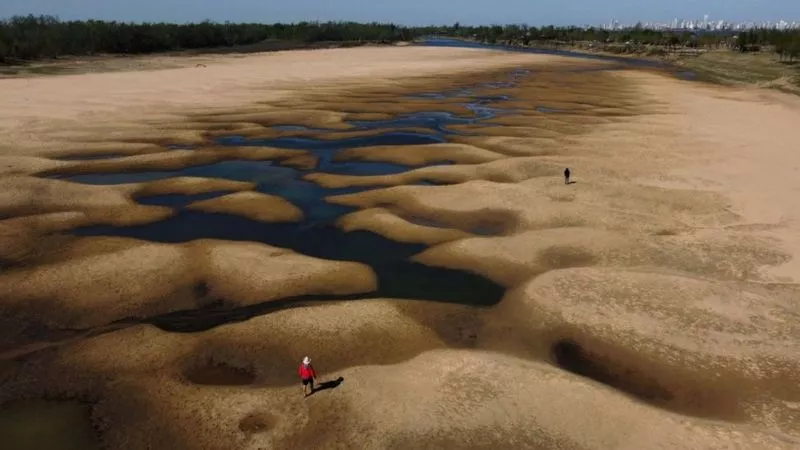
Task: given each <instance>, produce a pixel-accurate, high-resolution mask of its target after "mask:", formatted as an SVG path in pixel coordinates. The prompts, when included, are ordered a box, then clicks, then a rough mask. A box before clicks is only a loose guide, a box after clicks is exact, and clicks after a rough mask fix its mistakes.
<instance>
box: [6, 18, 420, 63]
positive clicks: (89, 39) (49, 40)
mask: <svg viewBox="0 0 800 450" xmlns="http://www.w3.org/2000/svg"><path fill="white" fill-rule="evenodd" d="M413 37H414V35H413V34H412V31H411V30H410V29H409V28H406V27H401V26H397V25H394V24H380V23H367V24H362V23H355V22H327V23H308V22H301V23H297V24H270V25H268V24H258V23H242V24H240V23H235V24H234V23H214V22H208V21H207V22H202V23H193V24H185V25H179V24H171V23H124V22H107V21H99V20H88V21H60V20H58V19H57V18H55V17H51V16H32V15H30V16H18V17H12V18H10V19H7V20H3V21H0V62H10V61H15V60H35V59H42V58H56V57H59V56H66V55H71V56H83V55H93V54H109V53H112V54H114V53H116V54H142V53H156V52H166V51H177V50H194V49H209V48H215V47H234V46H241V45H251V44H256V43H260V42H264V41H267V40H281V41H293V42H305V43H314V42H352V41H369V42H394V41H401V40H410V39H413Z"/></svg>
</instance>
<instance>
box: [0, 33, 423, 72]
mask: <svg viewBox="0 0 800 450" xmlns="http://www.w3.org/2000/svg"><path fill="white" fill-rule="evenodd" d="M407 44H408V43H407V42H396V43H382V42H379V41H337V42H334V41H331V42H300V41H286V40H278V39H271V40H266V41H263V42H259V43H257V44H251V45H238V46H233V47H217V48H208V49H195V50H184V51H173V52H161V53H157V54H149V55H113V54H112V55H96V56H64V57H60V58H57V59H41V60H36V61H20V62H18V63H15V64H0V79H3V78H21V77H35V76H50V75H78V74H81V73H104V72H126V71H131V70H157V69H169V68H180V67H192V66H203V65H206V64H208V63H209V62H213V61H214V60H215V59H216V58H218V57H219V56H222V55H229V56H233V57H237V56H238V57H242V56H244V55H248V54H253V53H267V52H281V51H293V50H325V49H328V50H330V49H337V48H354V47H389V46H403V45H407Z"/></svg>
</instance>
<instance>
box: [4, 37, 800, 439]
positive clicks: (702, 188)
mask: <svg viewBox="0 0 800 450" xmlns="http://www.w3.org/2000/svg"><path fill="white" fill-rule="evenodd" d="M403 50H404V51H406V52H407V53H404V55H406V56H404V57H397V55H399V54H400V53H397V52H398V51H399V50H396V49H394V50H392V51H390V52H389V53H386V54H385V55H387V56H385V58H386V61H385V65H384V66H381V67H380V68H379V67H378V65H376V64H374V63H370V64H371V65H370V67H371V69H369V68H367V69H364V68H362V69H360V70H362V71H363V73H364V74H370V75H372V76H374V77H379V76H384V75H387V74H390V73H391V72H392V70H394V71H395V72H397V71H398V70H399V69H398V67H399V65H401V64H404V65H407V64H412V65H415V67H418V68H419V69H420V77H419V78H411V79H406V80H401V79H398V78H387V79H384V80H382V81H377V80H376V79H372V80H365V79H360V80H359V79H354V78H349V79H345V80H342V81H339V82H337V83H331V82H323V81H324V80H323V78H325V77H323V76H322V75H319V79H318V80H317V78H314V79H315V80H317V81H318V83H317V84H314V89H298V86H297V85H293V84H292V83H293V82H292V81H291V80H283V81H281V79H279V78H276V83H275V85H276V86H278V87H276V88H270V89H271V90H269V89H266V88H263V87H259V88H256V87H254V86H245V84H246V83H245V82H244V81H243V82H242V85H241V86H239V87H237V88H236V89H234V92H233V93H232V95H231V98H232V99H235V100H237V101H242V103H241V104H238V105H237V104H232V103H231V104H221V105H219V106H217V107H213V106H211V105H196V106H197V108H196V109H192V108H188V105H184V106H185V107H184V109H178V108H176V109H174V110H170V112H169V113H163V114H160V115H156V116H152V115H151V116H150V117H148V118H147V119H145V120H142V119H141V118H137V119H136V120H134V118H133V117H124V116H119V117H117V118H116V119H115V120H117V122H116V123H97V124H84V126H81V127H74V129H70V130H67V129H61V130H58V129H57V124H55V123H54V124H51V125H52V127H51V128H50V129H49V132H48V133H45V134H44V135H43V136H42V137H41V141H40V142H38V143H37V144H36V145H35V146H31V145H20V146H19V147H14V149H13V151H9V154H11V155H13V156H8V157H0V158H2V160H1V161H0V168H2V167H4V168H3V169H2V170H3V175H2V177H1V178H0V183H2V184H3V186H4V189H3V190H2V192H3V194H0V214H2V216H3V219H2V221H0V240H1V242H0V244H2V247H0V248H2V254H0V262H2V264H3V268H2V273H0V287H2V292H3V294H2V295H0V310H2V311H3V316H4V318H5V319H4V320H5V321H7V322H8V323H9V326H7V327H3V331H2V334H0V339H2V343H3V345H2V346H1V347H0V348H2V357H3V360H2V364H1V365H0V380H2V381H3V383H2V386H0V402H2V407H3V409H4V411H5V410H6V408H11V409H8V410H9V411H11V410H14V411H16V410H15V409H13V408H17V407H18V406H14V405H24V403H20V402H30V401H37V400H35V399H37V398H51V399H58V401H60V402H64V401H67V402H75V401H77V400H80V401H81V402H83V403H74V404H80V405H82V406H81V407H82V408H86V409H85V411H83V410H82V411H83V412H82V414H83V413H84V412H85V413H86V415H85V416H81V419H80V420H81V422H80V426H74V427H71V428H70V430H69V431H60V432H59V433H63V434H64V436H65V438H66V440H67V441H69V442H73V441H74V442H84V441H81V439H83V437H82V436H84V435H83V434H81V433H84V431H85V430H87V429H90V428H92V427H94V429H93V431H90V432H89V435H92V436H91V439H94V440H95V441H97V442H100V443H101V444H102V445H103V446H105V447H107V448H148V447H171V448H176V449H183V448H185V449H194V448H236V449H243V448H252V449H256V448H296V447H299V446H304V447H312V448H352V447H353V446H358V447H362V448H401V447H402V448H406V447H458V448H490V447H491V448H496V447H497V446H499V445H506V446H507V445H516V446H520V445H522V446H523V447H526V448H575V449H598V450H600V449H603V450H605V449H609V448H615V449H631V450H634V449H637V450H638V449H651V448H652V449H655V448H665V447H666V448H691V449H708V448H759V449H761V448H775V449H792V448H798V446H800V415H799V413H798V411H800V409H798V404H800V390H798V386H800V375H798V374H799V373H800V348H799V347H798V346H797V345H796V344H797V342H798V341H800V328H799V327H798V324H800V310H799V309H798V304H797V302H796V299H797V298H798V295H800V288H799V287H798V285H797V284H796V283H797V278H796V277H792V276H791V275H792V274H793V273H794V272H793V268H795V267H796V259H795V258H794V257H795V255H796V254H797V250H798V248H797V247H796V246H793V245H794V244H796V241H793V240H792V239H791V236H793V235H795V234H798V233H800V230H798V229H797V224H798V223H800V214H799V213H800V211H798V210H797V209H796V208H795V206H794V203H792V199H793V195H794V194H793V193H794V192H795V191H796V190H797V189H798V185H797V181H796V180H797V177H792V176H791V174H792V172H793V170H795V168H796V167H800V160H798V157H797V155H796V152H793V149H792V148H791V145H790V144H788V143H787V142H792V141H791V139H790V137H792V136H794V139H795V140H794V141H795V142H796V138H797V137H798V136H797V130H796V128H797V127H796V124H797V123H800V122H798V120H800V105H798V104H797V103H798V102H796V101H794V100H791V99H788V98H786V97H779V96H778V97H776V96H775V95H772V94H770V96H769V97H762V96H761V95H760V94H757V93H752V92H739V91H728V90H724V89H721V88H712V87H707V86H703V85H697V84H692V83H687V82H682V81H676V80H672V79H669V78H666V77H664V76H663V75H658V74H652V73H648V72H646V71H642V70H632V69H626V70H620V69H619V67H618V66H616V65H609V64H607V63H603V62H594V61H580V60H567V59H560V58H556V57H550V56H547V57H544V56H531V55H512V56H509V55H506V56H503V54H502V53H486V52H481V51H477V50H475V51H461V50H459V51H455V53H453V54H452V55H458V56H453V58H454V60H453V62H452V64H453V71H454V72H459V71H460V72H461V73H460V74H457V75H453V76H450V77H441V76H440V75H441V73H432V72H427V73H426V72H425V71H426V70H432V68H433V67H434V66H435V67H438V68H442V67H446V65H443V63H442V62H441V61H436V64H435V65H434V63H433V62H432V61H429V60H427V59H426V58H428V57H430V56H431V55H432V54H433V53H436V52H439V53H436V54H437V55H439V56H440V57H444V56H445V55H446V51H447V50H444V49H414V48H407V49H403ZM434 50H435V51H434ZM348 51H349V50H348ZM337 52H338V53H337ZM337 52H332V53H331V54H335V55H344V54H345V53H342V51H337ZM353 52H355V53H352V54H350V55H355V54H361V55H364V54H365V53H363V50H353ZM359 52H361V53H359ZM415 52H418V53H415ZM464 52H466V53H464ZM331 54H328V53H325V52H321V53H319V55H320V56H318V57H317V58H320V59H318V60H316V61H317V63H316V64H319V65H323V66H325V67H328V68H329V69H331V70H333V71H335V70H336V69H335V67H336V64H334V62H335V61H334V59H326V58H332V56H330V55H331ZM304 55H305V56H304V57H306V58H310V59H309V61H305V62H302V63H301V62H299V60H296V61H295V62H294V64H295V66H294V67H296V68H297V69H296V70H301V69H300V68H302V67H304V64H314V61H315V60H314V58H315V56H310V55H309V54H307V53H304ZM415 55H416V56H415ZM487 55H491V56H487ZM374 56H375V57H376V58H380V54H379V53H376V54H375V55H374ZM479 56H480V57H481V58H483V57H485V58H486V61H488V62H487V63H486V66H487V67H486V68H483V69H481V68H480V67H479V66H478V63H477V61H478V60H479V59H480V58H479ZM279 57H280V58H290V56H279ZM248 58H250V57H248ZM248 58H243V59H242V61H243V62H242V63H237V64H239V65H247V64H257V63H258V62H257V61H256V59H257V58H263V57H261V56H258V57H254V58H256V59H248ZM414 58H418V59H416V60H415V59H414ZM459 58H462V60H461V62H458V61H457V60H458V59H459ZM470 58H473V59H470ZM503 58H506V59H505V60H504V59H503ZM247 61H250V62H247ZM467 62H469V63H467ZM226 64H227V63H226ZM237 64H234V66H236V67H238V68H241V67H239V66H238V65H237ZM265 64H266V63H265ZM270 64H272V63H270ZM326 64H327V65H326ZM459 64H461V65H459ZM489 66H493V67H495V68H500V70H494V69H492V70H489V69H490V68H489ZM236 67H233V66H231V67H227V66H220V67H218V68H216V69H214V70H213V71H209V72H210V73H209V74H207V75H205V76H207V77H209V78H208V79H207V80H206V82H211V81H214V80H216V78H214V77H221V78H223V79H224V77H225V74H226V73H229V72H228V70H231V71H232V70H233V69H234V68H236ZM392 68H393V69H392ZM520 68H525V69H528V70H525V71H523V70H518V69H520ZM390 69H391V70H390ZM185 70H188V69H185ZM292 70H295V69H292ZM313 71H314V73H317V72H324V71H322V70H319V69H318V68H317V69H314V70H313ZM370 71H371V72H370ZM426 74H427V75H429V76H428V77H426V76H425V75H426ZM268 75H269V74H265V75H263V77H268ZM306 75H308V76H311V77H312V78H313V77H314V76H316V75H311V74H308V73H307V74H306ZM107 76H108V77H112V78H116V77H119V76H120V75H119V74H111V75H107ZM176 76H177V75H176ZM269 76H275V77H277V75H275V74H273V75H269ZM326 76H327V75H326ZM98 77H99V76H95V77H90V78H93V79H96V78H98ZM130 77H134V78H135V77H141V78H142V79H141V80H140V81H142V82H143V83H144V82H145V81H146V78H147V77H148V75H147V73H141V74H135V75H130ZM167 78H169V74H167ZM245 78H246V79H247V80H251V81H250V82H252V79H251V78H249V75H248V77H245ZM278 81H280V83H278ZM115 82H118V80H117V81H114V80H112V79H106V83H107V85H104V84H102V83H101V85H103V86H106V87H109V86H112V85H113V84H114V83H115ZM262 86H263V85H262ZM305 86H308V82H306V83H305ZM277 89H283V92H280V93H278V92H277V91H276V90H277ZM3 92H6V91H3ZM181 92H183V91H182V90H180V92H179V91H176V92H175V95H176V101H186V98H185V97H184V94H181ZM723 93H724V94H725V96H727V97H733V99H729V98H727V97H725V96H722V97H721V95H722V94H723ZM151 94H152V92H151ZM245 94H248V95H245ZM262 94H263V95H262ZM6 95H10V96H11V97H14V95H16V94H14V95H11V94H6ZM70 95H72V94H70ZM214 95H218V94H214ZM214 95H211V94H208V99H212V98H214ZM260 96H261V97H260ZM253 98H257V99H258V100H257V101H258V102H260V103H252V99H253ZM180 99H184V100H180ZM244 99H248V101H250V103H249V104H246V105H245V104H244V102H243V100H244ZM12 100H13V99H12ZM776 100H780V102H779V103H778V102H777V101H776ZM64 101H66V100H64ZM126 101H131V102H132V100H126ZM192 101H195V100H192ZM226 101H232V100H226ZM134 103H137V104H139V105H141V103H138V100H137V102H134ZM242 105H244V106H242ZM151 111H152V110H151ZM56 112H58V113H59V114H65V115H67V116H69V115H70V113H69V111H68V110H67V109H63V110H62V109H58V111H56ZM54 114H55V113H54ZM753 114H756V115H759V117H769V119H770V120H769V121H768V123H767V122H765V124H764V126H763V130H753V129H752V127H750V128H747V127H746V126H745V125H746V124H745V123H744V122H743V121H744V120H745V118H747V117H752V115H753ZM9 126H10V125H9ZM20 126H21V125H20ZM42 126H43V125H42ZM745 129H747V130H748V131H746V132H745V131H743V130H745ZM11 131H13V132H10V135H12V136H13V135H15V134H14V133H17V132H19V131H20V130H19V129H13V130H11ZM47 139H57V140H60V141H61V142H65V143H66V144H64V151H57V150H56V149H54V148H53V144H52V142H50V143H48V142H49V141H47ZM756 147H758V148H760V149H765V148H766V149H769V152H768V153H769V154H770V156H771V158H772V160H771V161H772V162H774V161H777V160H780V161H783V164H781V167H780V168H775V170H774V171H767V170H766V169H767V168H772V166H771V165H770V164H771V163H770V161H766V162H764V161H762V160H761V159H760V158H761V156H760V153H758V152H754V151H753V148H756ZM33 148H35V149H36V150H35V151H34V150H32V149H33ZM564 167H570V168H571V169H572V170H573V180H572V181H573V183H572V184H565V183H564V179H563V177H562V175H561V173H562V171H563V169H564ZM776 175H780V176H776ZM11 325H13V326H11ZM305 355H309V356H311V357H312V360H313V362H314V364H315V366H316V367H317V370H318V371H319V372H320V375H321V380H320V381H322V382H323V383H325V382H327V384H326V386H327V387H328V388H327V389H325V390H322V391H320V392H318V393H316V394H314V395H313V396H311V397H309V398H306V399H304V398H302V396H301V393H300V386H299V383H297V376H296V374H295V369H296V365H297V364H298V362H299V361H300V359H301V358H302V357H303V356H305ZM31 399H34V400H31ZM15 402H16V403H15ZM68 404H73V403H68ZM48 405H49V404H48ZM83 405H89V406H83ZM48 408H49V406H48ZM53 411H55V410H53ZM23 415H24V414H23ZM14 416H15V417H18V415H16V414H15V415H14ZM10 417H11V416H8V417H6V416H4V417H2V418H0V427H6V426H11V425H10V424H12V422H13V421H12V419H11V418H10ZM41 417H44V418H45V419H44V421H45V422H47V426H48V427H50V428H49V429H52V430H56V429H60V428H58V427H59V426H60V425H59V424H60V423H62V420H61V415H60V413H58V414H57V413H53V414H43V415H41ZM48 417H49V419H48ZM75 417H77V416H75ZM75 420H77V419H75ZM87 424H88V425H87ZM87 427H89V428H87ZM81 430H83V431H81ZM91 445H94V444H85V445H84V447H82V448H91ZM15 448H25V447H21V446H19V445H18V446H17V447H15Z"/></svg>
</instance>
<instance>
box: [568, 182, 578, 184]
mask: <svg viewBox="0 0 800 450" xmlns="http://www.w3.org/2000/svg"><path fill="white" fill-rule="evenodd" d="M575 183H577V181H568V182H567V184H575Z"/></svg>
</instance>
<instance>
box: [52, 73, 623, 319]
mask: <svg viewBox="0 0 800 450" xmlns="http://www.w3.org/2000/svg"><path fill="white" fill-rule="evenodd" d="M613 69H614V68H609V70H613ZM529 76H535V73H532V72H530V71H528V70H516V71H513V72H511V73H510V74H509V75H508V78H507V80H505V81H496V82H492V83H482V84H478V85H475V86H474V87H472V88H458V89H454V90H451V91H445V92H420V93H417V94H415V95H413V96H409V98H408V101H409V102H413V101H414V99H415V98H424V99H428V100H429V99H436V98H440V99H448V102H452V101H453V100H456V101H459V100H461V101H459V103H461V104H462V105H465V106H466V108H467V109H468V110H469V111H470V114H465V115H456V114H453V113H449V112H417V113H410V114H402V115H397V116H396V117H393V118H391V119H388V120H374V121H366V120H362V121H353V122H350V124H351V125H352V126H353V127H354V131H358V130H372V131H374V132H375V133H374V134H371V135H369V136H360V137H348V138H344V139H319V138H318V136H319V135H320V133H322V134H324V133H327V132H331V133H333V132H338V131H341V130H326V129H309V128H305V127H302V126H299V125H295V124H282V125H280V126H277V127H275V128H277V129H280V130H290V131H301V132H302V131H308V134H307V135H303V136H292V137H279V138H274V139H249V138H246V137H243V136H236V135H230V136H224V137H219V138H217V139H216V144H217V145H223V146H237V147H241V146H245V147H246V146H253V147H258V146H269V147H278V148H286V149H302V150H307V151H310V152H311V153H313V154H314V155H316V156H317V157H318V158H319V160H318V163H317V165H316V167H314V168H311V169H298V168H293V167H285V166H281V165H280V163H279V162H273V161H246V160H228V161H222V162H218V163H214V164H209V165H204V166H193V167H187V168H183V169H179V170H165V171H145V172H130V171H128V172H124V173H111V174H108V173H102V174H81V175H72V176H65V177H62V178H64V179H67V180H71V181H75V182H80V183H88V184H101V185H109V184H120V183H133V182H143V181H151V180H159V179H165V178H171V177H176V176H195V177H210V178H223V179H229V180H237V181H248V182H255V183H257V190H258V191H260V192H263V193H265V194H272V195H277V196H280V197H283V198H285V199H286V200H288V201H290V202H291V203H293V204H295V205H296V206H298V207H299V208H301V209H302V210H303V212H304V215H305V217H304V219H303V220H302V221H301V222H298V223H289V224H286V223H276V224H268V223H262V222H258V221H253V220H250V219H248V218H245V217H241V216H237V215H230V214H218V213H205V212H199V211H190V210H186V209H183V208H184V207H185V206H186V205H187V204H189V203H191V202H193V201H197V200H202V199H208V198H213V197H215V196H219V195H224V194H226V192H222V191H221V192H213V193H205V194H199V195H191V196H190V195H161V196H152V197H143V198H139V199H137V201H139V202H140V203H143V204H148V205H162V206H169V207H173V208H176V209H177V210H178V214H176V215H175V216H173V217H171V218H168V219H166V220H163V221H160V222H156V223H151V224H146V225H139V226H130V227H113V226H91V227H85V228H80V229H77V230H75V231H74V232H75V233H76V234H78V235H81V236H125V237H132V238H138V239H144V240H149V241H156V242H170V243H175V242H186V241H191V240H194V239H200V238H214V239H226V240H235V241H255V242H262V243H265V244H268V245H272V246H277V247H283V248H289V249H292V250H294V251H297V252H299V253H303V254H306V255H309V256H313V257H318V258H324V259H331V260H344V261H357V262H361V263H365V264H368V265H369V266H371V267H372V268H373V269H374V271H375V272H376V274H377V276H378V282H379V287H378V290H377V291H376V292H372V293H369V294H367V295H365V297H389V298H407V299H420V300H434V301H457V302H460V303H466V304H472V305H492V304H495V303H497V302H498V301H499V300H500V299H501V297H502V296H503V294H504V289H503V288H502V287H501V286H499V285H497V284H495V283H493V282H491V281H489V280H487V279H485V278H483V277H481V276H478V275H476V274H472V273H468V272H464V271H457V270H449V269H442V268H435V267H429V266H425V265H422V264H417V263H414V262H411V261H410V260H409V259H410V258H411V257H412V256H413V255H415V254H418V253H420V252H421V251H423V250H425V248H426V246H425V245H421V244H406V243H400V242H396V241H393V240H390V239H386V238H384V237H382V236H379V235H377V234H375V233H371V232H367V231H355V232H347V233H346V232H343V231H342V230H340V229H339V228H337V227H336V226H335V221H336V220H337V219H338V218H339V217H341V216H342V215H344V214H347V213H350V212H353V211H354V210H355V209H354V208H349V207H345V206H339V205H334V204H330V203H328V202H326V201H325V197H327V196H331V195H338V194H346V193H354V192H359V191H362V190H365V189H372V188H375V187H351V188H338V189H328V188H323V187H321V186H319V185H317V184H316V183H313V182H310V181H306V180H304V179H303V176H304V175H306V174H309V173H334V174H343V175H359V176H366V175H385V174H395V173H401V172H405V171H408V170H411V169H413V168H414V167H410V166H405V165H399V164H392V163H383V162H365V161H336V160H335V159H334V157H335V156H336V154H337V153H338V152H340V151H342V150H345V149H350V148H355V147H365V146H377V145H380V146H385V145H422V144H432V143H440V142H447V140H448V137H449V136H451V135H455V134H462V135H463V134H467V133H466V132H464V131H459V130H454V129H451V128H450V127H451V126H452V125H463V124H476V123H480V122H483V121H486V120H488V119H492V118H495V117H497V116H499V115H506V114H514V112H515V111H514V110H513V109H508V108H504V107H503V103H504V102H506V101H508V100H513V99H512V98H509V97H508V96H506V95H490V94H491V90H492V89H505V88H509V87H514V86H516V85H517V84H518V82H519V80H520V78H523V77H529ZM487 91H488V92H489V95H487ZM530 108H531V109H536V108H538V109H539V110H540V111H542V112H551V113H558V111H557V110H554V109H549V108H548V106H547V105H536V104H531V105H530ZM487 125H488V124H487ZM412 127H413V128H414V129H417V130H418V131H413V130H407V129H408V128H412ZM404 129H405V130H404ZM419 129H425V130H419ZM328 137H330V136H328ZM181 147H183V146H181ZM175 148H178V147H175ZM439 164H449V162H446V161H444V162H441V163H439ZM421 184H431V183H429V182H427V181H422V182H421ZM376 187H377V186H376Z"/></svg>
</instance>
